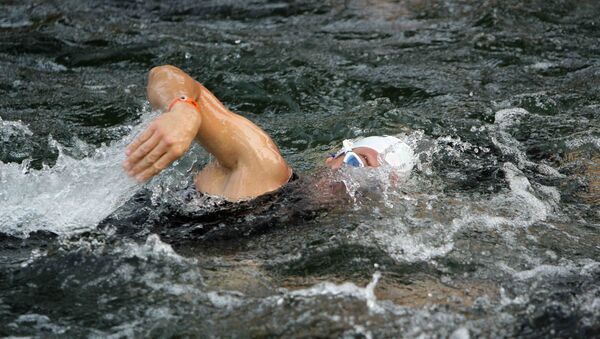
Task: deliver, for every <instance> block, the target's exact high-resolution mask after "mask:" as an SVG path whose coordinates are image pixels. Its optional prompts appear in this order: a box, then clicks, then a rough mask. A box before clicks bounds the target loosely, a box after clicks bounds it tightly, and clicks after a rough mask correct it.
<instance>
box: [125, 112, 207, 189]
mask: <svg viewBox="0 0 600 339" xmlns="http://www.w3.org/2000/svg"><path fill="white" fill-rule="evenodd" d="M200 124H201V118H200V114H198V112H197V111H196V110H195V109H193V108H192V107H191V106H190V105H181V104H180V105H175V106H174V107H173V109H172V110H171V111H169V112H166V113H164V114H162V115H161V116H159V117H158V118H156V119H155V120H154V121H153V122H152V123H151V124H150V126H148V128H147V129H146V130H145V131H144V132H143V133H142V134H140V135H139V136H138V137H137V138H136V139H135V140H134V141H133V142H132V143H131V144H130V145H129V146H128V147H127V149H126V150H125V154H126V155H127V158H126V159H125V162H123V169H124V170H125V171H126V172H127V174H128V175H129V176H132V177H135V179H136V180H137V181H139V182H143V181H146V180H148V179H150V178H152V177H153V176H155V175H156V174H158V173H160V171H162V170H163V169H165V168H166V167H167V166H169V165H170V164H171V163H172V162H173V161H175V160H177V159H179V158H180V157H181V156H182V155H184V154H185V152H187V150H188V149H189V147H190V145H191V144H192V142H193V141H194V138H195V137H196V134H198V130H199V129H200Z"/></svg>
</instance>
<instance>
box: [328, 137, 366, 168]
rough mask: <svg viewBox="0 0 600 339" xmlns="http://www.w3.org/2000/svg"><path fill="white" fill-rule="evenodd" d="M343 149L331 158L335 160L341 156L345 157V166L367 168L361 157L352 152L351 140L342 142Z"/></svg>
mask: <svg viewBox="0 0 600 339" xmlns="http://www.w3.org/2000/svg"><path fill="white" fill-rule="evenodd" d="M342 145H343V146H342V149H341V150H339V151H338V152H337V153H335V154H332V155H331V156H332V157H333V158H334V159H335V158H337V157H339V156H341V155H344V160H343V162H344V164H346V165H349V166H352V167H365V163H364V162H363V160H362V159H361V158H360V156H359V155H358V154H356V153H354V151H352V142H351V141H350V140H344V141H343V142H342Z"/></svg>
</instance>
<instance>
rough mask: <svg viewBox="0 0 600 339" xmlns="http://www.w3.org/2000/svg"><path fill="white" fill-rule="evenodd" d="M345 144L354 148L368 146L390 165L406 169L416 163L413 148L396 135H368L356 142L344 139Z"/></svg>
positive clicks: (410, 168) (409, 168) (408, 169)
mask: <svg viewBox="0 0 600 339" xmlns="http://www.w3.org/2000/svg"><path fill="white" fill-rule="evenodd" d="M348 144H349V145H348ZM350 145H351V146H350ZM344 146H345V147H346V146H350V147H351V148H352V149H354V148H357V147H367V148H370V149H372V150H375V151H376V152H377V153H379V155H380V157H381V159H382V160H383V161H385V162H386V163H387V164H388V165H390V166H393V167H399V168H400V169H401V170H404V171H410V170H412V168H413V165H414V153H413V151H412V149H411V148H410V146H408V145H407V144H406V143H404V142H403V141H402V140H400V139H398V138H396V137H392V136H388V135H384V136H372V137H366V138H362V139H358V140H356V141H355V142H349V141H348V140H344Z"/></svg>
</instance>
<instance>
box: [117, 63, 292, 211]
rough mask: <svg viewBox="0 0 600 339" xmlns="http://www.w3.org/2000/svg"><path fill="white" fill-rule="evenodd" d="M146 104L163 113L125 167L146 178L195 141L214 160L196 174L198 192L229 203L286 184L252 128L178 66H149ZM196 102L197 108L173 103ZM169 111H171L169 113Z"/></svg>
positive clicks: (284, 167) (281, 165)
mask: <svg viewBox="0 0 600 339" xmlns="http://www.w3.org/2000/svg"><path fill="white" fill-rule="evenodd" d="M147 92H148V101H150V104H151V105H152V108H153V109H158V110H163V111H165V113H163V114H162V115H161V116H159V117H158V118H157V119H156V120H155V121H153V122H152V123H151V125H150V126H149V127H148V129H146V131H144V132H143V133H142V134H141V135H140V136H139V137H138V138H137V139H136V140H135V141H134V142H133V143H132V144H131V145H130V146H129V147H128V149H127V151H126V153H127V159H126V161H125V162H124V164H123V166H124V168H125V170H126V171H127V172H128V174H129V175H131V176H135V177H136V179H137V180H139V181H144V180H148V179H150V178H151V177H153V176H154V175H156V174H158V173H159V172H160V171H161V170H163V169H164V168H166V167H167V166H168V165H169V164H171V163H172V162H173V161H175V160H176V159H178V158H179V157H181V156H182V155H183V154H185V152H186V151H187V150H188V149H189V147H190V145H191V143H192V142H193V141H194V140H196V141H197V142H198V143H200V144H201V145H202V146H203V147H204V148H205V149H206V150H207V151H208V152H209V153H211V154H212V155H213V156H214V159H213V161H211V162H210V163H209V164H208V165H207V166H206V167H205V168H204V169H202V171H200V173H199V174H198V175H197V176H196V180H195V184H196V188H197V189H198V190H199V191H201V192H203V193H207V194H210V195H217V196H221V197H224V198H226V199H228V200H231V201H236V200H242V199H248V198H253V197H256V196H259V195H262V194H265V193H268V192H272V191H275V190H277V189H278V188H280V187H281V186H282V185H284V184H285V183H286V182H287V181H288V179H289V178H290V176H291V173H292V171H291V168H290V167H289V166H288V164H287V163H286V162H285V160H284V159H283V157H282V156H281V154H280V152H279V149H278V148H277V146H276V145H275V143H274V142H273V140H272V139H271V137H269V135H268V134H267V133H266V132H265V131H263V130H262V129H261V128H260V127H258V126H257V125H256V124H254V123H252V122H251V121H250V120H248V119H246V118H244V117H242V116H240V115H238V114H235V113H233V112H231V111H230V110H228V109H227V108H226V107H225V106H224V105H223V104H222V103H221V102H220V101H219V100H218V99H217V98H216V97H215V96H214V95H213V94H212V93H211V92H210V91H209V90H208V89H207V88H206V87H204V86H203V85H202V84H200V83H199V82H197V81H196V80H194V79H193V78H192V77H190V76H189V75H188V74H186V73H185V72H183V71H182V70H180V69H179V68H177V67H174V66H170V65H166V66H159V67H155V68H153V69H152V70H151V71H150V73H149V77H148V88H147ZM181 96H186V97H188V98H192V99H194V100H195V101H196V102H198V103H199V106H200V107H199V109H196V108H195V107H194V106H193V105H191V104H188V103H186V102H179V101H177V100H176V99H177V98H178V97H181ZM169 108H170V109H169Z"/></svg>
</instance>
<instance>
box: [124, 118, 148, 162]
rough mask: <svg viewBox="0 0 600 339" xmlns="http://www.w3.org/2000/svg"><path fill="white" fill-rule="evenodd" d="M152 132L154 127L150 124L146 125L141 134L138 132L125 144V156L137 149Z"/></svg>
mask: <svg viewBox="0 0 600 339" xmlns="http://www.w3.org/2000/svg"><path fill="white" fill-rule="evenodd" d="M153 134H154V128H153V126H152V125H150V127H148V128H147V129H146V130H145V131H144V132H143V133H142V134H140V135H139V136H138V137H137V138H135V140H134V141H133V142H132V143H131V144H130V145H129V146H127V148H126V149H125V154H126V155H127V156H129V155H131V154H132V153H133V152H135V151H136V150H137V148H138V147H140V146H141V145H142V144H143V143H144V142H146V141H147V140H148V139H150V137H151V136H152V135H153Z"/></svg>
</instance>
